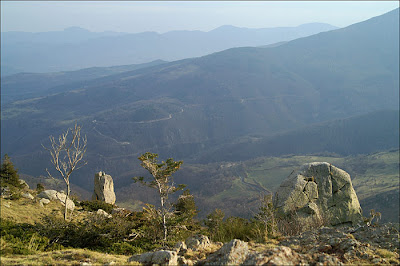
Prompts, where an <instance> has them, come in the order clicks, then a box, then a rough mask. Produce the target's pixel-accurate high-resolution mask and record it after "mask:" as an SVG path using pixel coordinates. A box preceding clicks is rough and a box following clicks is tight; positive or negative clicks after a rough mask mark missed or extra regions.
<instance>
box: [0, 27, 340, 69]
mask: <svg viewBox="0 0 400 266" xmlns="http://www.w3.org/2000/svg"><path fill="white" fill-rule="evenodd" d="M336 28H337V27H335V26H332V25H329V24H324V23H309V24H304V25H300V26H298V27H280V28H262V29H248V28H238V27H234V26H222V27H219V28H217V29H215V30H212V31H209V32H202V31H171V32H167V33H163V34H159V33H156V32H142V33H134V34H133V33H121V32H90V31H88V30H85V29H82V28H79V27H71V28H67V29H65V30H64V31H53V32H38V33H31V32H2V33H1V40H2V45H1V54H2V58H1V66H2V71H1V74H2V76H4V75H9V74H14V73H17V72H55V71H67V70H77V69H81V68H88V67H94V66H96V67H100V66H102V67H104V66H107V67H108V66H113V65H128V64H129V65H130V64H142V63H147V62H150V61H154V60H160V59H161V60H167V61H173V60H179V59H184V58H189V57H196V56H203V55H207V54H210V53H213V52H218V51H222V50H225V49H228V48H232V47H241V46H260V45H268V44H272V43H276V42H281V41H290V40H293V39H296V38H300V37H305V36H309V35H312V34H316V33H319V32H322V31H329V30H334V29H336Z"/></svg>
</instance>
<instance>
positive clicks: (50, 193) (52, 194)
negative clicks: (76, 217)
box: [37, 189, 75, 211]
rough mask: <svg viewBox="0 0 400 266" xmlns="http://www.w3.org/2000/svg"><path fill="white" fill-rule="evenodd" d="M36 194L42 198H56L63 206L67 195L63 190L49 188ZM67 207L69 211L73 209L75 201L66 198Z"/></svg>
mask: <svg viewBox="0 0 400 266" xmlns="http://www.w3.org/2000/svg"><path fill="white" fill-rule="evenodd" d="M37 196H38V198H42V199H48V200H58V201H60V202H61V204H62V205H64V206H65V199H66V198H67V195H65V194H64V193H63V192H57V191H56V190H51V189H49V190H44V191H42V192H40V193H39V194H38V195H37ZM67 208H68V210H71V211H73V210H74V209H75V203H74V202H73V201H72V200H71V199H67Z"/></svg>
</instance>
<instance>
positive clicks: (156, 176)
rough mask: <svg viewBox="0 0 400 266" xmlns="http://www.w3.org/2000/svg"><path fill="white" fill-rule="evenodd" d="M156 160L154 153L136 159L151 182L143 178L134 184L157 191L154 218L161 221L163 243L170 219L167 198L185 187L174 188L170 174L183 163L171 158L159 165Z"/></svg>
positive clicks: (137, 179) (136, 178)
mask: <svg viewBox="0 0 400 266" xmlns="http://www.w3.org/2000/svg"><path fill="white" fill-rule="evenodd" d="M157 158H158V154H155V153H150V152H146V153H145V154H142V155H141V156H140V157H139V158H138V159H139V160H140V161H141V164H140V165H141V166H142V167H143V168H144V169H146V170H147V171H149V173H150V174H151V175H152V176H153V180H152V181H150V182H146V181H144V178H143V177H135V178H134V180H135V182H140V183H142V184H143V185H145V186H148V187H150V188H154V189H156V190H157V192H158V196H159V197H160V209H159V210H156V213H157V215H156V216H158V217H155V218H156V219H157V218H159V220H160V221H161V225H162V228H163V241H166V240H167V235H168V226H167V224H168V223H169V222H168V221H167V219H169V218H170V217H171V212H170V210H169V208H170V206H169V205H170V203H169V202H168V197H169V196H170V195H171V194H173V193H175V192H177V191H179V190H182V189H183V188H184V187H185V185H178V186H177V187H175V184H174V182H173V179H172V174H173V173H175V172H176V171H178V170H179V168H180V167H181V165H182V163H183V161H178V162H175V161H174V160H173V159H172V158H169V159H167V160H166V161H165V162H164V161H163V162H161V163H160V162H158V161H157ZM178 206H180V205H178ZM157 220H158V219H157Z"/></svg>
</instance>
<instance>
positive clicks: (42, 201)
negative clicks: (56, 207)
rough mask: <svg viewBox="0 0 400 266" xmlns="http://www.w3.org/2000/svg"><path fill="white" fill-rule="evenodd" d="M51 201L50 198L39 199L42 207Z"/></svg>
mask: <svg viewBox="0 0 400 266" xmlns="http://www.w3.org/2000/svg"><path fill="white" fill-rule="evenodd" d="M49 203H50V200H49V199H45V198H43V199H40V200H39V205H40V206H42V207H44V205H47V204H49Z"/></svg>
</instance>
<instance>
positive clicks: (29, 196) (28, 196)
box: [21, 192, 35, 200]
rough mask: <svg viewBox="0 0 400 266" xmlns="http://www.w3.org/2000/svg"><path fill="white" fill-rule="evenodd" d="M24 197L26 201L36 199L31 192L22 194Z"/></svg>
mask: <svg viewBox="0 0 400 266" xmlns="http://www.w3.org/2000/svg"><path fill="white" fill-rule="evenodd" d="M21 196H22V197H24V198H26V199H31V200H33V199H34V198H35V197H34V196H32V194H31V193H29V192H26V193H22V195H21Z"/></svg>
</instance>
